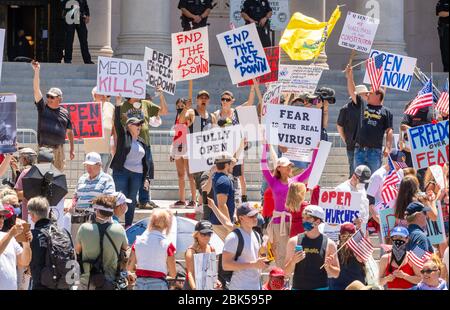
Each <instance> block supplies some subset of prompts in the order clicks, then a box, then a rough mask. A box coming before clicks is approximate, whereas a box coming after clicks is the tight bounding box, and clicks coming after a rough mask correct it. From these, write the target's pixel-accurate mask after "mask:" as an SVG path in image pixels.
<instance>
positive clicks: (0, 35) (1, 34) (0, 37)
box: [0, 29, 5, 81]
mask: <svg viewBox="0 0 450 310" xmlns="http://www.w3.org/2000/svg"><path fill="white" fill-rule="evenodd" d="M4 48H5V29H0V81H1V80H2V67H3V51H4Z"/></svg>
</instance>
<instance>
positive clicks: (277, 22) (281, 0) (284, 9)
mask: <svg viewBox="0 0 450 310" xmlns="http://www.w3.org/2000/svg"><path fill="white" fill-rule="evenodd" d="M244 1H245V0H231V1H230V22H231V23H233V24H234V25H235V26H236V27H241V26H244V25H245V20H244V19H243V18H242V16H241V10H242V5H243V4H244ZM269 4H270V7H271V8H272V18H271V19H270V29H271V30H274V31H283V30H284V29H285V28H286V26H287V25H288V23H289V19H290V18H291V12H290V11H289V0H270V1H269Z"/></svg>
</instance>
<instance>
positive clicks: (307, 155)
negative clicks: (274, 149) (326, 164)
mask: <svg viewBox="0 0 450 310" xmlns="http://www.w3.org/2000/svg"><path fill="white" fill-rule="evenodd" d="M283 157H286V158H289V160H291V161H301V162H308V163H310V162H311V160H312V151H311V149H294V148H288V150H287V152H286V153H283Z"/></svg>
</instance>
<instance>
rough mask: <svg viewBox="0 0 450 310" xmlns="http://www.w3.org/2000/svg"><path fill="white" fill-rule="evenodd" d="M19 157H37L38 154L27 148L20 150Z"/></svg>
mask: <svg viewBox="0 0 450 310" xmlns="http://www.w3.org/2000/svg"><path fill="white" fill-rule="evenodd" d="M19 155H34V156H37V153H36V151H35V150H33V149H31V148H29V147H25V148H23V149H21V150H19Z"/></svg>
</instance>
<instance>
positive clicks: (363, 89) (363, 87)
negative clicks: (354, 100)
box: [355, 85, 370, 95]
mask: <svg viewBox="0 0 450 310" xmlns="http://www.w3.org/2000/svg"><path fill="white" fill-rule="evenodd" d="M363 93H370V90H369V89H368V88H367V86H366V85H358V86H356V87H355V95H361V94H363Z"/></svg>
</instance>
